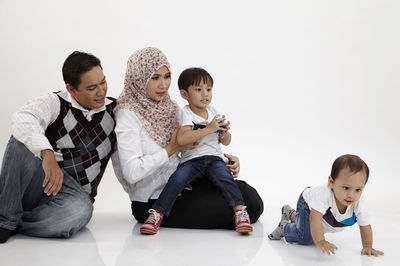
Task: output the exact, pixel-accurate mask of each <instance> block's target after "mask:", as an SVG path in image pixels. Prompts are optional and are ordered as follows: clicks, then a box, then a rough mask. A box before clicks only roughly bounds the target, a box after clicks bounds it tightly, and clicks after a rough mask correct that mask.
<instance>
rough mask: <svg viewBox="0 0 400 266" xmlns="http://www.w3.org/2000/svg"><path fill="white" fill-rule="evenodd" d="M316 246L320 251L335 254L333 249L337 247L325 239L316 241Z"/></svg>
mask: <svg viewBox="0 0 400 266" xmlns="http://www.w3.org/2000/svg"><path fill="white" fill-rule="evenodd" d="M317 247H318V248H319V249H320V250H321V251H322V253H326V254H328V255H331V254H332V255H333V254H335V250H337V249H338V248H337V247H336V246H335V245H334V244H332V243H330V242H328V241H326V240H321V241H319V242H318V243H317Z"/></svg>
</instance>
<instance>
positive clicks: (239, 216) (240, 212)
mask: <svg viewBox="0 0 400 266" xmlns="http://www.w3.org/2000/svg"><path fill="white" fill-rule="evenodd" d="M235 227H236V232H238V233H240V234H247V233H249V232H252V231H253V227H252V226H251V224H250V217H249V214H248V212H247V210H246V207H243V208H242V209H237V210H235Z"/></svg>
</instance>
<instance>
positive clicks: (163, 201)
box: [153, 156, 245, 216]
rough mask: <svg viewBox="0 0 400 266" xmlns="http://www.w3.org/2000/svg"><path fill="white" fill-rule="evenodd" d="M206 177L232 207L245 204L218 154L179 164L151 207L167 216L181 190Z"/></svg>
mask: <svg viewBox="0 0 400 266" xmlns="http://www.w3.org/2000/svg"><path fill="white" fill-rule="evenodd" d="M203 177H208V178H209V179H210V180H211V182H212V183H213V184H214V185H216V186H217V187H218V188H220V189H221V192H222V195H223V196H224V198H225V199H226V200H227V202H228V204H229V205H230V206H232V207H234V206H237V205H245V203H244V200H243V197H242V194H241V192H240V190H239V187H238V185H237V183H236V182H235V180H233V177H232V174H231V172H230V171H229V169H228V167H226V165H225V163H224V161H223V160H222V159H221V158H220V157H218V156H202V157H197V158H194V159H192V160H189V161H186V162H184V163H183V164H181V165H179V167H178V169H176V171H175V172H174V173H173V174H172V175H171V177H170V178H169V180H168V183H167V185H166V186H165V187H164V189H163V191H162V192H161V194H160V196H159V197H158V199H157V201H156V202H155V203H154V205H153V208H154V209H156V210H158V211H160V212H162V213H163V214H164V215H166V216H168V215H169V213H170V211H171V209H172V206H173V205H174V203H175V200H176V199H177V197H178V195H179V194H180V193H181V191H182V190H183V189H184V188H185V187H187V186H189V185H190V184H191V183H193V182H194V181H195V180H197V179H199V178H203Z"/></svg>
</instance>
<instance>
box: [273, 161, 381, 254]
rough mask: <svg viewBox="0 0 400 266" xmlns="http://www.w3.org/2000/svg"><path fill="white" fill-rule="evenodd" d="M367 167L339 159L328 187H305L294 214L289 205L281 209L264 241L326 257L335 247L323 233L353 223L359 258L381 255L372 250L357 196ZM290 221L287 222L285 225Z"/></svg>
mask: <svg viewBox="0 0 400 266" xmlns="http://www.w3.org/2000/svg"><path fill="white" fill-rule="evenodd" d="M368 176H369V169H368V166H367V164H366V163H365V162H364V161H363V160H362V159H361V158H360V157H358V156H356V155H349V154H346V155H342V156H340V157H339V158H337V159H336V160H335V162H334V163H333V165H332V171H331V175H330V176H329V178H328V183H325V184H322V185H319V186H314V187H307V188H306V189H305V190H304V191H303V192H302V193H301V195H300V197H299V200H298V201H297V210H296V211H295V210H294V209H292V208H291V207H290V206H289V205H284V206H283V207H282V217H281V221H280V223H279V225H278V227H277V228H276V229H275V230H274V231H273V232H272V233H271V234H269V235H268V238H269V239H271V240H273V239H281V238H282V237H285V240H286V241H287V242H289V243H299V244H304V245H307V244H312V243H313V242H314V243H315V244H316V245H317V247H318V248H319V249H320V250H321V251H322V252H323V253H326V254H328V255H330V254H335V250H336V249H337V247H336V246H335V245H333V244H332V243H330V242H328V241H326V240H325V237H324V233H327V232H331V233H334V232H338V231H342V230H343V229H344V227H346V226H351V225H353V224H355V223H356V222H357V223H358V225H359V226H360V232H361V241H362V245H363V249H362V250H361V254H362V255H374V256H379V255H383V252H382V251H379V250H375V249H373V248H372V229H371V225H370V223H369V216H368V213H367V210H366V207H365V203H364V200H363V198H362V197H361V194H362V192H363V190H364V187H365V184H366V183H367V181H368ZM289 221H290V222H289Z"/></svg>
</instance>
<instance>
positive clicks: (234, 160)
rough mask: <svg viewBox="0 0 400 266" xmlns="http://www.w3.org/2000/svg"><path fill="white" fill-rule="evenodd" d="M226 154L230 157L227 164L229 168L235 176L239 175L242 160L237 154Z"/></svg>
mask: <svg viewBox="0 0 400 266" xmlns="http://www.w3.org/2000/svg"><path fill="white" fill-rule="evenodd" d="M224 156H225V157H226V158H228V160H229V162H228V164H227V165H226V166H227V167H228V169H229V170H230V171H231V173H232V176H233V177H234V178H236V177H238V176H239V172H240V161H239V158H238V157H236V156H235V155H230V154H226V153H224Z"/></svg>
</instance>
